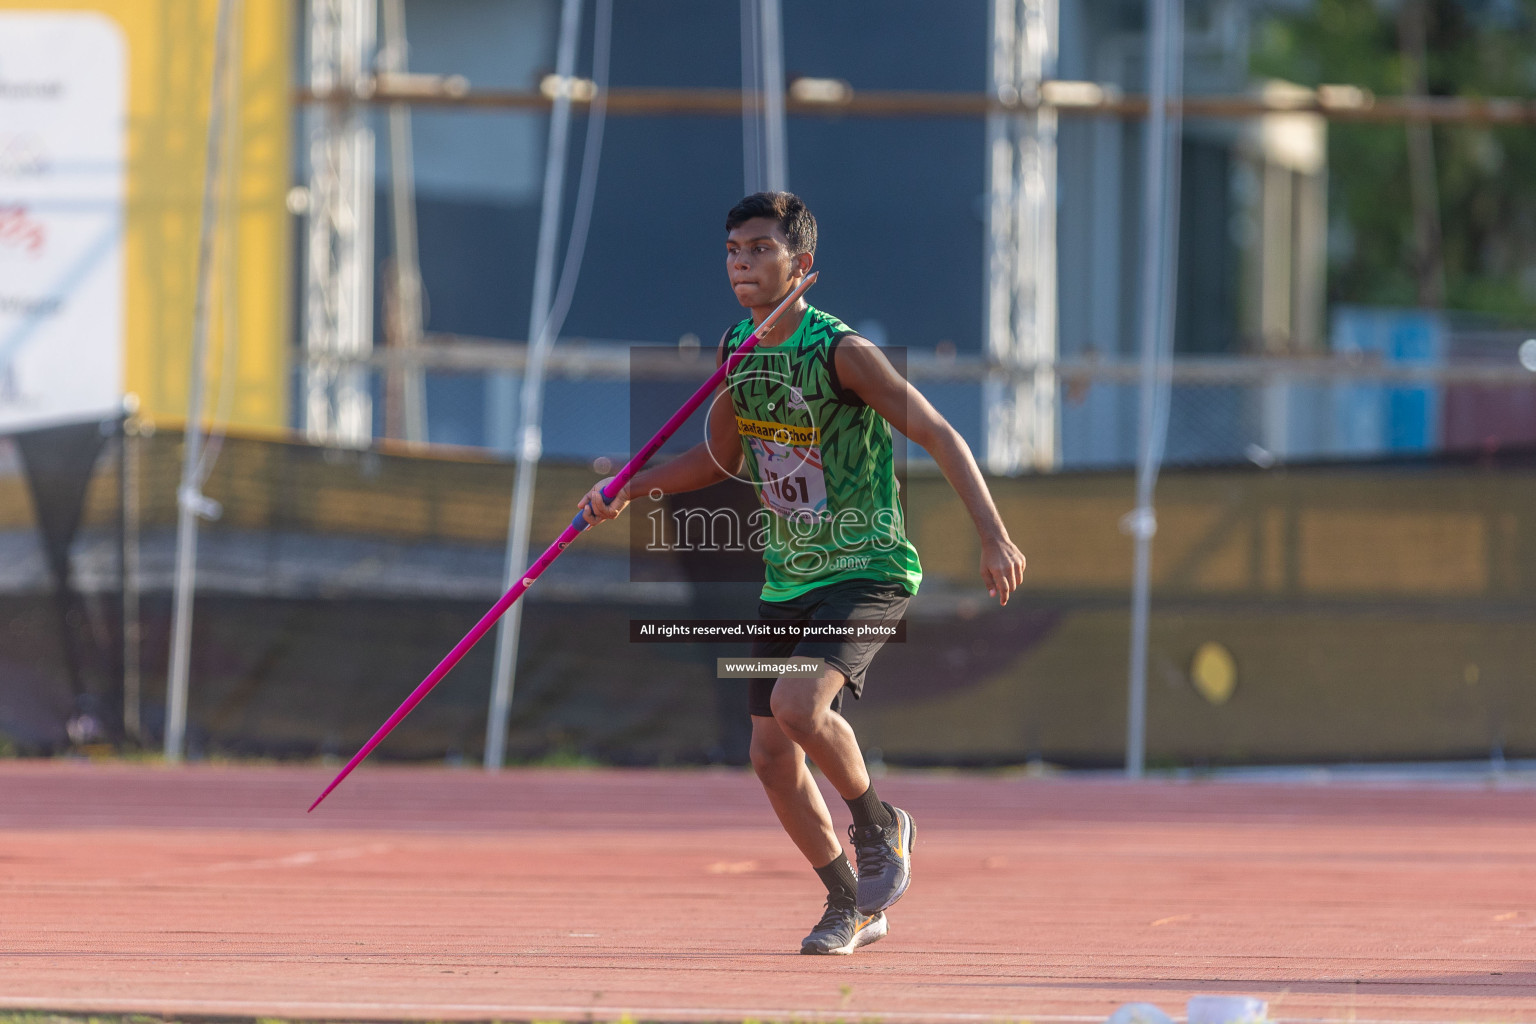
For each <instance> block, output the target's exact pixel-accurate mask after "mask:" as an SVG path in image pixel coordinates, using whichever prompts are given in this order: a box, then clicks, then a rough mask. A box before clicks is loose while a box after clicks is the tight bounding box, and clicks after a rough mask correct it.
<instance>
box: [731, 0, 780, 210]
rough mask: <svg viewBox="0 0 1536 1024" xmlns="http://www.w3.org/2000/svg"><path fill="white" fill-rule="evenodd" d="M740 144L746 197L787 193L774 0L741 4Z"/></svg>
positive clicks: (777, 7) (744, 0)
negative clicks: (767, 193)
mask: <svg viewBox="0 0 1536 1024" xmlns="http://www.w3.org/2000/svg"><path fill="white" fill-rule="evenodd" d="M741 142H742V165H743V181H744V183H745V186H746V191H747V192H749V193H751V192H780V191H783V190H785V189H787V188H789V143H788V139H787V136H786V129H785V120H784V28H783V18H782V16H781V9H780V5H779V0H741Z"/></svg>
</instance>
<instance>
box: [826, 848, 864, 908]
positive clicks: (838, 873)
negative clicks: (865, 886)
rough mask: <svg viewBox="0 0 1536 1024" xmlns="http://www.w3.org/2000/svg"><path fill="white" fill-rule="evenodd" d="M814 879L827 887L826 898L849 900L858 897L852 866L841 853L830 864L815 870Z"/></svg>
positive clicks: (857, 886) (856, 880) (857, 884)
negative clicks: (837, 897) (842, 897)
mask: <svg viewBox="0 0 1536 1024" xmlns="http://www.w3.org/2000/svg"><path fill="white" fill-rule="evenodd" d="M816 877H817V878H820V879H821V884H822V885H824V886H826V887H827V895H828V896H844V897H847V898H848V899H850V900H851V899H856V898H857V896H858V892H859V882H858V879H856V878H854V877H853V865H852V864H849V863H848V858H847V857H845V856H844V855H842V854H841V853H840V854H838V855H837V859H835V860H834V861H832V863H830V864H827V865H824V866H822V867H819V868H817V869H816Z"/></svg>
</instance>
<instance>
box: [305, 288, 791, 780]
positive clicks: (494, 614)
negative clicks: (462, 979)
mask: <svg viewBox="0 0 1536 1024" xmlns="http://www.w3.org/2000/svg"><path fill="white" fill-rule="evenodd" d="M816 276H817V275H816V274H815V273H811V274H807V275H806V276H805V279H804V280H802V281H801V282H800V283H799V284H798V285H796V286H795V289H794V291H792V292H790V293H789V295H788V296H786V297H785V299H784V301H783V302H781V303H779V305H778V308H776V309H775V310H774V311H773V312H772V313H769V314H768V316H767V317H765V318H764V320H763V322H762V323H761V324H759V325H758V326H757V329H756V330H754V331H753V332H752V334H751V336H749V337H748V338H747V340H746V341H744V342H742V343H741V347H740V348H738V349H737V350H736V351H735V352H733V353H731V356H730V358H729V359H726V360H725V361H724V362H722V363H721V364H720V365H719V366H717V367H716V368H715V372H714V373H712V374H710V375H709V379H708V380H706V381H705V382H704V383H703V384H702V385H700V387H699V390H697V391H695V392H694V393H693V397H691V398H689V399H688V401H686V402H684V403H683V405H682V407H681V408H680V409H678V410H677V412H675V413H673V414H672V416H671V417H670V418H669V419H668V420H667V422H666V423H664V424H662V427H661V429H660V430H658V431H657V432H656V436H655V437H653V438H651V439H650V440H649V441H647V442H646V444H645V447H644V448H641V449H640V451H638V452H636V453H635V455H634V457H633V458H631V459H630V460H629V461H628V462H626V463H625V464H624V468H623V469H621V470H619V471H618V473H616V474H615V475H614V477H613V479H612V480H611V481H610V482H609V484H608V486H607V487H605V488H603V491H602V494H603V500H604V501H605V502H609V501H612V500H613V499H614V498H616V497H617V496H618V495H619V492H620V491H622V490H623V489H624V485H625V484H627V483H629V481H630V479H631V478H632V477H633V476H634V475H635V474H636V473H638V472H640V470H641V468H642V467H643V466H644V465H645V464H646V463H647V462H649V461H650V460H651V457H652V456H654V455H655V454H656V453H657V452H658V451H660V450H661V446H662V445H664V444H666V443H667V441H668V439H669V438H671V437H672V435H673V434H674V433H676V432H677V429H678V428H679V427H681V426H682V425H683V423H684V422H686V421H687V419H688V417H689V416H692V415H693V413H694V411H695V410H696V409H698V407H699V406H701V405H703V404H704V401H705V399H707V398H708V397H709V396H710V394H711V393H712V392H713V391H714V390H715V388H716V387H718V386H719V384H720V382H721V381H722V380H724V379H725V377H726V375H727V374H729V373H731V372H732V371H733V370H735V369H736V366H737V364H739V363H740V362H741V360H742V359H743V358H744V357H745V356H746V354H747V353H748V352H749V351H751V350H752V349H753V348H755V347H756V346H757V343H758V340H759V335H760V334H761V333H762V332H764V331H766V330H767V329H768V328H770V327H772V326H773V323H774V321H776V320H777V319H778V318H779V316H780V314H782V313H783V312H784V311H785V310H787V309H789V307H790V306H792V305H794V303H795V301H796V300H797V299H799V298H800V296H801V295H803V294H804V293H805V290H806V289H807V288H809V287H810V286H811V285H812V284H814V283H815V281H816ZM591 525H592V524H591V523H589V522H587V521H586V519H585V518H584V517H583V515H582V513H581V512H577V513H576V517H575V518H574V519H572V520H571V523H570V525H569V526H567V527H566V528H565V529H564V530H563V531H561V533H560V536H559V537H557V538H555V542H554V543H553V544H551V545H550V546H549V547H547V548H545V549H544V553H543V554H542V555H540V556H539V557H538V558H537V559H535V560H534V563H533V564H532V565H530V566H529V567H528V569H527V570H526V571H525V572H524V573H523V575H522V576H521V577H519V578H518V580H517V582H516V583H514V584H513V585H512V588H511V589H510V590H508V591H507V592H506V593H505V594H502V595H501V597H500V599H499V600H497V602H496V603H495V604H494V605H492V606H491V609H490V611H488V612H486V613H485V614H484V615H483V616H481V618H480V621H479V622H477V623H475V626H474V628H473V629H471V630H470V631H469V632H468V633H466V634H465V635H464V639H462V640H460V641H459V642H458V643H457V644H454V646H453V650H451V651H449V652H448V654H447V656H446V657H444V658H443V660H442V661H440V662H438V663H437V667H436V668H434V669H433V670H432V671H431V672H430V673H428V674H427V678H425V679H423V680H422V681H421V683H420V685H418V686H417V687H416V689H414V690H412V691H411V695H410V696H409V697H407V698H405V701H404V703H402V704H401V705H400V706H399V707H398V708H396V709H395V712H394V714H392V715H390V716H389V717H388V718H386V719H385V720H384V724H383V725H381V726H379V728H378V731H377V732H375V733H374V734H373V736H372V737H371V738H370V739H369V740H368V742H367V743H364V744H363V745H362V748H361V749H359V750H358V752H357V753H355V754H353V755H352V760H350V761H348V762H347V763H346V766H345V767H344V768H342V769H341V771H340V772H339V773H337V775H336V777H335V778H334V779H332V780H331V784H330V785H329V786H326V787H325V791H324V792H323V793H321V794H320V795H319V796H318V797H316V798H315V802H314V803H312V804H310V805H309V809H310V810H311V811H313V810H314V809H315V808H316V807H319V806H320V801H322V800H324V799H325V798H326V797H328V796H330V795H331V790H333V789H335V788H336V787H337V786H339V785H341V780H342V779H345V778H346V777H347V776H348V775H350V774H352V769H354V768H356V767H357V766H358V765H359V764H362V762H363V759H364V758H365V757H367V756H368V755H369V754H371V753H372V752H373V748H374V747H376V746H378V745H379V744H380V743H381V742H382V741H383V739H384V737H386V736H388V735H389V734H390V733H391V732H392V731H393V730H394V728H395V726H397V725H399V724H400V723H401V722H402V721H403V720H404V719H405V716H406V715H408V714H410V713H411V711H412V709H414V708H415V707H416V705H417V704H420V703H421V701H422V699H423V698H425V697H426V695H427V694H429V693H431V692H432V688H433V687H435V686H436V685H437V684H438V683H440V682H442V679H443V677H444V676H446V675H447V674H448V672H449V671H450V670H451V669H452V668H453V666H455V665H457V664H458V663H459V660H460V659H461V658H463V657H464V655H466V654H468V653H469V649H470V648H471V647H473V646H475V644H477V643H479V642H480V638H481V637H483V636H485V634H486V633H488V632H490V629H491V627H492V626H494V625H495V624H496V620H498V619H500V618H501V617H502V616H503V615H504V614H506V611H507V609H508V608H511V607H512V605H513V604H515V603H516V602H517V599H518V598H520V597H522V596H523V594H524V593H525V592H526V591H527V590H528V588H529V587H531V586H532V585H533V582H534V580H537V579H538V578H539V576H541V575H542V574H543V572H544V570H545V569H547V568H549V566H550V563H551V562H553V561H554V560H555V559H557V558H559V557H560V554H561V552H563V551H564V550H565V549H566V546H567V545H569V544H570V543H571V541H573V540H575V539H576V537H577V536H578V535H579V534H581V533H582V532H583V531H584V530H586V529H587V527H589V526H591Z"/></svg>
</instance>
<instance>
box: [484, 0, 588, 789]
mask: <svg viewBox="0 0 1536 1024" xmlns="http://www.w3.org/2000/svg"><path fill="white" fill-rule="evenodd" d="M581 3H582V0H564V4H563V6H562V8H561V13H560V41H559V45H558V50H557V53H556V57H555V73H556V74H557V75H558V76H559V78H560V82H561V86H560V90H559V92H557V93H556V94H555V103H554V108H553V109H552V110H551V111H550V116H549V143H548V148H547V150H546V152H545V154H544V199H543V208H542V210H541V211H540V218H539V247H538V254H537V258H536V262H535V264H534V271H533V303H532V305H531V306H530V308H529V311H528V360H527V362H526V363H525V364H524V369H523V388H522V395H521V398H520V401H519V406H520V408H519V420H520V429H519V432H518V445H517V455H516V458H517V476H516V479H515V480H514V482H513V489H512V517H511V521H510V522H509V523H508V525H507V559H506V565H505V566H504V570H503V574H502V589H503V590H504V591H505V590H510V589H512V585H513V584H514V583H515V582H517V574H518V573H520V572H522V571H523V570H524V569H526V568H527V567H528V533H529V528H530V525H531V520H532V512H533V485H534V478H535V476H536V475H537V472H538V467H539V456H540V455H541V454H542V452H543V439H542V437H541V433H540V421H541V419H542V412H543V398H544V395H543V385H544V379H543V364H544V360H545V358H546V356H547V355H548V351H549V347H550V346H551V345H552V344H553V343H554V339H553V338H552V337H550V336H549V334H550V332H549V314H550V307H551V302H550V299H551V295H552V293H553V291H554V283H555V248H556V246H557V244H558V236H559V231H560V207H561V203H562V199H563V196H564V189H565V163H566V152H565V151H566V140H567V137H568V136H569V134H570V127H571V87H572V83H573V82H574V78H575V74H576V37H577V36H578V35H579V33H580V28H581ZM522 608H523V602H521V601H519V602H517V603H516V604H514V605H513V606H512V608H511V610H510V611H509V612H508V613H507V615H506V616H505V617H504V618H503V619H502V620H501V623H500V625H499V626H498V627H497V632H496V669H495V676H494V678H493V681H492V685H491V706H490V713H489V718H488V719H487V721H486V724H485V770H486V771H498V770H500V768H501V764H502V761H503V760H505V758H506V743H507V712H508V711H509V710H510V708H511V706H512V685H513V675H514V673H515V671H516V668H517V644H518V639H519V635H520V633H521V627H522V621H523V615H522Z"/></svg>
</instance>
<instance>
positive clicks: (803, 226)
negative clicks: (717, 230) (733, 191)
mask: <svg viewBox="0 0 1536 1024" xmlns="http://www.w3.org/2000/svg"><path fill="white" fill-rule="evenodd" d="M753 217H772V218H773V219H774V220H776V221H778V222H779V228H780V229H781V230H782V231H783V232H784V237H785V238H787V239H788V240H789V254H790V255H791V256H798V255H800V254H801V253H803V252H808V253H815V252H816V218H815V217H813V216H811V211H810V210H808V209H806V207H805V202H804V201H803V200H801V198H800V197H799V196H797V195H795V194H794V193H793V192H754V193H752V194H751V195H750V196H747V198H745V199H743V200H742V201H741V202H739V203H737V204H736V205H735V206H733V207H731V212H730V213H728V214H726V215H725V230H726V231H733V230H735V229H736V228H739V227H740V226H741V225H743V224H745V223H746V222H747V221H749V220H751V219H752V218H753Z"/></svg>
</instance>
